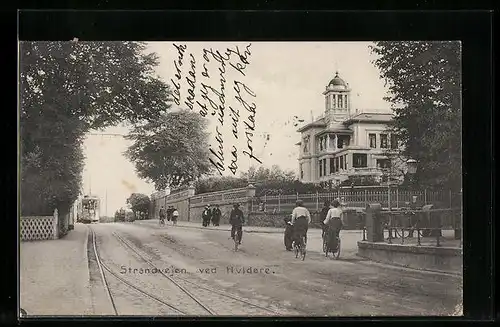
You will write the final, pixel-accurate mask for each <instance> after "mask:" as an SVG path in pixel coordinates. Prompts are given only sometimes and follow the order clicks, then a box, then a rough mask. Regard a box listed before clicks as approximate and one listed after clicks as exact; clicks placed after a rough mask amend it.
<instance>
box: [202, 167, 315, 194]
mask: <svg viewBox="0 0 500 327" xmlns="http://www.w3.org/2000/svg"><path fill="white" fill-rule="evenodd" d="M249 182H250V183H251V184H253V185H254V186H255V187H256V196H257V197H262V196H264V195H277V194H295V193H297V192H298V193H311V192H316V191H317V190H320V188H319V187H318V186H315V185H313V184H304V183H301V182H300V181H298V180H297V179H296V178H295V173H294V172H293V171H283V170H282V169H281V168H279V166H277V165H274V166H272V167H271V168H270V169H269V168H266V167H262V166H261V167H259V168H258V169H256V168H255V167H250V169H249V170H248V171H247V172H245V173H242V174H241V177H233V176H228V177H224V176H223V177H218V176H217V177H209V178H202V179H199V180H197V181H196V182H195V184H194V186H195V190H196V194H200V193H208V192H216V191H223V190H229V189H234V188H241V187H245V186H247V185H248V183H249Z"/></svg>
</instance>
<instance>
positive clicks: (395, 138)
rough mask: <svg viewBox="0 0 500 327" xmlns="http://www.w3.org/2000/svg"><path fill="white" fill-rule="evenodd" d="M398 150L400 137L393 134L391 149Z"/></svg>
mask: <svg viewBox="0 0 500 327" xmlns="http://www.w3.org/2000/svg"><path fill="white" fill-rule="evenodd" d="M397 148H398V136H397V135H396V134H391V149H397Z"/></svg>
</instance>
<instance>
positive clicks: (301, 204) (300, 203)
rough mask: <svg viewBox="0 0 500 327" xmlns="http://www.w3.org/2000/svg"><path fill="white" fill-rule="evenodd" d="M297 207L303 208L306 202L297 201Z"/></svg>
mask: <svg viewBox="0 0 500 327" xmlns="http://www.w3.org/2000/svg"><path fill="white" fill-rule="evenodd" d="M295 205H296V206H297V207H302V206H303V205H304V201H302V200H297V202H295Z"/></svg>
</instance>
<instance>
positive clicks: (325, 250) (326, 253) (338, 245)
mask: <svg viewBox="0 0 500 327" xmlns="http://www.w3.org/2000/svg"><path fill="white" fill-rule="evenodd" d="M340 244H341V241H340V236H337V251H336V252H331V251H329V250H328V240H327V238H326V237H323V252H324V253H325V257H327V258H328V254H329V253H330V252H331V253H332V254H333V257H334V258H335V259H338V258H339V256H340Z"/></svg>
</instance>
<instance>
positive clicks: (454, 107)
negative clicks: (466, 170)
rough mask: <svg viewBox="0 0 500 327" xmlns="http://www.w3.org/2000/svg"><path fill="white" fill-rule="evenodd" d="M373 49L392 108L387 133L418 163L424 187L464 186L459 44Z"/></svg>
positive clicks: (384, 44) (385, 44) (380, 44)
mask: <svg viewBox="0 0 500 327" xmlns="http://www.w3.org/2000/svg"><path fill="white" fill-rule="evenodd" d="M372 51H373V52H374V53H375V54H377V55H378V59H376V60H375V61H374V64H375V66H376V67H378V68H379V69H380V72H381V77H382V78H384V79H385V80H386V82H387V83H388V84H389V90H390V96H389V97H387V100H389V101H391V102H392V103H393V104H394V112H395V119H394V120H393V122H392V123H391V125H390V127H389V129H390V131H391V133H394V134H395V135H397V137H398V140H399V142H400V144H401V146H402V151H401V154H402V155H403V156H404V157H406V158H413V159H415V160H417V162H418V169H417V174H416V176H415V178H416V180H417V181H418V183H419V184H420V185H421V186H440V187H443V186H446V187H451V188H460V185H461V172H462V169H461V151H462V148H461V140H462V138H461V126H462V124H461V119H462V114H461V48H460V43H459V42H393V41H383V42H375V45H374V46H373V47H372Z"/></svg>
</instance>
